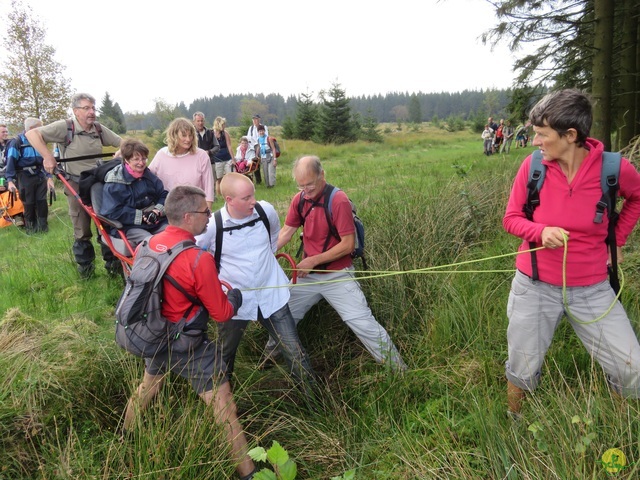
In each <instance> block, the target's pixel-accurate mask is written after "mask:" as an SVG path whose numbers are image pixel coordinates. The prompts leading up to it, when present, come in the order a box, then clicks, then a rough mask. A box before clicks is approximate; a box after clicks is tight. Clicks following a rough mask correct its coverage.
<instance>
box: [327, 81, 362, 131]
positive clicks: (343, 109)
mask: <svg viewBox="0 0 640 480" xmlns="http://www.w3.org/2000/svg"><path fill="white" fill-rule="evenodd" d="M320 99H321V100H322V105H320V114H319V118H318V129H317V135H318V140H319V141H320V142H321V143H325V144H326V143H335V144H342V143H349V142H355V141H356V140H357V138H358V130H357V126H356V123H355V121H354V119H353V116H352V114H351V107H350V105H349V99H348V98H347V97H346V95H345V91H344V90H343V89H342V88H340V84H338V83H334V84H333V85H332V86H331V88H330V89H329V91H328V92H324V91H322V92H320Z"/></svg>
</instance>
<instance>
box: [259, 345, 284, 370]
mask: <svg viewBox="0 0 640 480" xmlns="http://www.w3.org/2000/svg"><path fill="white" fill-rule="evenodd" d="M281 356H282V355H281V353H280V350H277V349H274V350H268V349H266V348H265V349H264V350H263V351H262V355H261V356H260V360H259V361H258V370H270V369H272V368H273V367H275V366H277V365H278V359H279V358H280V357H281Z"/></svg>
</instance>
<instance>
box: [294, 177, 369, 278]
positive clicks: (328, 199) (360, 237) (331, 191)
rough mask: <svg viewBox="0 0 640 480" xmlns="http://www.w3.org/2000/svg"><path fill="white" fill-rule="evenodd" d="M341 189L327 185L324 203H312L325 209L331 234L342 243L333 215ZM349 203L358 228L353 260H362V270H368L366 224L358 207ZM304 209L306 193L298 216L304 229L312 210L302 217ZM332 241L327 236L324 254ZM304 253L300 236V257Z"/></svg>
mask: <svg viewBox="0 0 640 480" xmlns="http://www.w3.org/2000/svg"><path fill="white" fill-rule="evenodd" d="M339 190H340V189H339V188H338V187H334V186H333V185H330V184H328V183H327V184H326V185H325V187H324V192H323V195H322V198H323V199H324V202H322V203H320V202H314V201H312V202H311V203H312V205H313V206H314V207H322V208H323V209H324V213H325V215H326V217H327V224H328V225H329V232H330V233H331V235H332V236H333V237H334V238H335V239H336V240H338V241H340V234H338V229H337V228H336V226H335V225H334V223H333V219H332V213H331V205H332V204H333V197H334V196H335V194H336V193H337V192H338V191H339ZM349 203H350V204H351V214H352V215H353V223H354V225H355V228H356V238H355V245H354V248H353V252H351V258H354V259H355V258H360V259H362V268H363V269H364V270H366V269H367V259H366V258H365V256H364V223H362V220H360V217H358V214H357V211H356V205H355V203H353V202H352V201H351V199H349ZM303 207H304V191H303V192H302V193H301V194H300V201H299V202H298V215H299V216H300V219H301V220H300V223H301V225H302V227H303V228H304V221H305V220H306V218H307V215H309V213H311V210H312V209H311V208H310V209H309V210H308V211H307V214H306V215H302V209H303ZM330 241H331V237H330V236H327V239H326V240H325V242H324V247H323V248H322V251H323V252H326V251H327V247H329V242H330ZM303 251H304V244H303V243H302V235H301V236H300V249H299V250H298V257H299V256H300V254H301V253H302V252H303ZM324 268H326V265H319V266H318V267H317V268H316V269H317V270H322V269H324Z"/></svg>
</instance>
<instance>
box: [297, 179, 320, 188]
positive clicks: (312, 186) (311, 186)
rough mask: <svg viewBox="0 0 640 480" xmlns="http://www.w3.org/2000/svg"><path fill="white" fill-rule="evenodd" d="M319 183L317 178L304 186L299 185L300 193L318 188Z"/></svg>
mask: <svg viewBox="0 0 640 480" xmlns="http://www.w3.org/2000/svg"><path fill="white" fill-rule="evenodd" d="M317 182H318V178H317V177H316V179H315V180H314V181H313V182H309V183H305V184H304V185H298V190H300V191H302V190H310V189H312V188H314V187H315V186H316V183H317Z"/></svg>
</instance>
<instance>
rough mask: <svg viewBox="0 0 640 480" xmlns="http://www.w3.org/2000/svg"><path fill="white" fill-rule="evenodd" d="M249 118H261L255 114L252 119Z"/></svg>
mask: <svg viewBox="0 0 640 480" xmlns="http://www.w3.org/2000/svg"><path fill="white" fill-rule="evenodd" d="M251 118H261V117H260V115H258V114H257V113H256V114H255V115H254V116H253V117H251Z"/></svg>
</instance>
